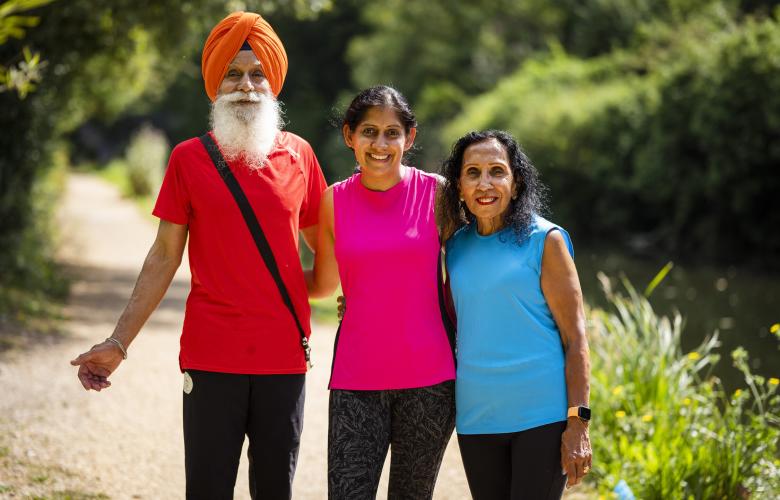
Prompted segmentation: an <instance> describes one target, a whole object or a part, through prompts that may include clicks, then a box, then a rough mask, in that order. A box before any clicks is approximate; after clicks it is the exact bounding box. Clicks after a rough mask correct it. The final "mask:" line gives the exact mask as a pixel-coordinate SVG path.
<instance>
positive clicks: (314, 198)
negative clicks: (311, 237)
mask: <svg viewBox="0 0 780 500" xmlns="http://www.w3.org/2000/svg"><path fill="white" fill-rule="evenodd" d="M302 149H303V151H301V159H302V160H303V162H304V164H303V170H304V172H305V174H306V192H305V193H304V196H303V203H301V211H300V213H299V214H298V219H299V227H300V228H301V229H303V228H306V227H309V226H313V225H315V224H317V222H319V211H320V201H321V200H322V193H323V191H325V188H326V187H328V184H327V183H326V182H325V176H324V175H323V174H322V168H320V163H319V162H318V161H317V157H316V156H315V155H314V151H312V149H311V146H309V145H308V144H306V146H305V147H304V148H302Z"/></svg>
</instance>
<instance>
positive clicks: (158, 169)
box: [125, 125, 171, 197]
mask: <svg viewBox="0 0 780 500" xmlns="http://www.w3.org/2000/svg"><path fill="white" fill-rule="evenodd" d="M170 152H171V150H170V147H169V146H168V141H167V139H166V138H165V135H164V134H163V133H162V132H160V131H159V130H156V129H154V128H152V127H151V126H148V125H146V126H144V127H142V128H141V130H140V131H139V132H137V133H136V134H135V135H134V136H133V138H132V139H131V140H130V145H129V146H128V147H127V152H126V153H125V165H126V166H127V179H128V181H129V186H130V190H131V194H132V195H133V196H139V197H140V196H149V195H152V194H154V193H156V192H157V190H158V189H159V187H160V184H161V183H162V177H163V172H164V171H165V165H166V163H167V161H168V155H169V154H170Z"/></svg>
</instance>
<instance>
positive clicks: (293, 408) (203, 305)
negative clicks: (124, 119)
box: [71, 12, 325, 499]
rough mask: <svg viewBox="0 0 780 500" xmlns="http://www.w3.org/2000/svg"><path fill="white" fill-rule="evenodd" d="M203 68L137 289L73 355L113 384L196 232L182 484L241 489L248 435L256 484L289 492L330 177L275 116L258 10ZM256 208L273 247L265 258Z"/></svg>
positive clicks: (269, 55)
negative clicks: (193, 128)
mask: <svg viewBox="0 0 780 500" xmlns="http://www.w3.org/2000/svg"><path fill="white" fill-rule="evenodd" d="M202 71H203V80H204V83H205V86H206V93H207V94H208V96H209V98H210V99H211V101H212V105H211V128H212V130H211V131H210V132H209V133H208V134H206V135H204V136H202V137H200V138H193V139H190V140H187V141H184V142H182V143H180V144H178V145H177V146H176V147H175V148H174V150H173V152H172V153H171V157H170V160H169V162H168V169H167V171H166V173H165V179H164V181H163V185H162V187H161V189H160V194H159V196H158V198H157V203H156V205H155V208H154V212H153V213H154V215H156V216H157V217H159V218H160V227H159V231H158V234H157V238H156V240H155V242H154V243H153V245H152V248H151V250H150V251H149V255H148V256H147V258H146V261H145V262H144V265H143V269H142V270H141V273H140V275H139V277H138V282H137V284H136V287H135V289H134V290H133V294H132V296H131V298H130V301H129V303H128V305H127V307H126V308H125V311H124V312H123V313H122V316H121V317H120V318H119V321H118V323H117V326H116V328H115V329H114V332H113V333H112V335H111V336H110V337H108V338H107V339H106V340H105V341H104V342H102V343H100V344H97V345H95V346H94V347H93V348H92V349H91V350H90V351H88V352H86V353H84V354H82V355H80V356H79V357H77V358H76V359H75V360H73V361H72V362H71V363H72V364H74V365H78V366H79V371H78V376H79V380H80V381H81V384H82V385H83V386H84V388H85V389H87V390H90V389H92V390H97V391H100V390H102V389H106V388H108V387H109V386H110V385H111V383H110V382H109V380H108V376H109V375H111V373H113V372H114V370H116V368H117V367H118V366H119V364H120V363H121V361H122V360H123V359H126V358H127V349H128V347H129V345H130V343H131V342H132V341H133V339H134V338H135V337H136V335H137V334H138V332H139V331H140V329H141V327H142V326H143V324H144V323H145V321H146V320H147V319H148V317H149V315H150V314H151V313H152V311H153V310H154V309H155V308H156V307H157V304H158V303H159V302H160V300H161V299H162V297H163V295H164V294H165V291H166V290H167V288H168V286H169V284H170V282H171V279H172V278H173V275H174V273H175V272H176V269H177V268H178V267H179V264H180V263H181V259H182V253H183V250H184V244H185V242H186V241H187V239H188V238H189V262H190V269H191V272H192V288H191V290H190V295H189V298H188V299H187V308H186V312H185V316H184V327H183V332H182V336H181V350H180V353H179V366H180V368H181V370H182V371H183V372H184V396H183V399H184V405H183V407H184V418H183V421H184V444H185V470H186V478H187V498H188V499H192V498H204V499H205V498H208V499H213V498H217V499H219V498H232V497H233V489H234V487H235V481H236V473H237V470H238V464H239V459H240V454H241V447H242V445H243V442H244V436H248V437H249V463H250V467H249V469H250V471H249V485H250V493H251V494H252V497H253V498H255V497H258V496H259V497H262V498H273V499H275V498H288V499H289V498H290V497H291V491H292V490H291V487H292V479H293V474H294V472H295V466H296V461H297V458H298V445H299V442H300V434H301V430H302V426H303V402H304V387H305V385H304V382H305V373H306V361H307V360H308V356H309V354H308V340H307V339H308V335H309V333H310V331H311V330H310V324H309V319H310V310H309V304H308V297H307V292H306V282H305V279H304V274H303V270H302V268H301V264H300V259H299V257H298V236H299V232H300V233H301V234H302V235H303V237H304V240H305V241H306V243H307V244H308V245H309V247H310V248H316V235H317V222H318V211H319V204H320V199H321V196H322V191H323V190H324V189H325V179H324V177H323V175H322V171H321V169H320V166H319V163H318V162H317V158H316V157H315V156H314V152H313V151H312V149H311V147H310V146H309V145H308V143H306V141H304V140H303V139H301V138H300V137H298V136H296V135H294V134H292V133H290V132H285V131H282V130H281V124H282V121H281V114H280V110H279V104H278V102H277V100H276V97H277V96H278V95H279V92H280V91H281V90H282V85H283V84H284V78H285V75H286V73H287V54H286V53H285V50H284V46H283V45H282V42H281V41H280V40H279V38H278V37H277V35H276V33H275V32H274V31H273V29H272V28H271V26H270V25H269V24H268V23H267V22H266V21H265V20H264V19H263V18H262V17H260V16H259V15H258V14H253V13H248V12H236V13H233V14H230V15H229V16H227V17H226V18H225V19H223V20H222V21H220V23H219V24H217V26H215V27H214V29H213V30H212V31H211V34H210V35H209V37H208V39H207V40H206V44H205V46H204V48H203V59H202ZM231 183H232V184H231ZM236 186H237V187H236ZM236 189H237V190H238V191H239V193H236ZM241 196H243V197H244V199H243V202H242V201H241ZM252 216H254V220H255V224H256V225H259V226H260V228H261V229H260V231H261V233H262V235H264V238H265V240H266V241H267V245H268V247H270V253H271V254H272V255H271V257H270V259H271V260H273V261H274V262H271V263H270V264H268V265H266V264H267V263H268V261H267V260H265V259H266V255H264V256H263V258H261V254H267V252H264V251H263V249H262V248H261V247H262V244H261V243H260V242H259V239H262V238H259V237H258V235H257V233H256V232H253V231H254V229H252ZM266 250H268V249H266ZM274 268H275V269H274ZM274 271H275V272H274ZM280 282H281V283H280Z"/></svg>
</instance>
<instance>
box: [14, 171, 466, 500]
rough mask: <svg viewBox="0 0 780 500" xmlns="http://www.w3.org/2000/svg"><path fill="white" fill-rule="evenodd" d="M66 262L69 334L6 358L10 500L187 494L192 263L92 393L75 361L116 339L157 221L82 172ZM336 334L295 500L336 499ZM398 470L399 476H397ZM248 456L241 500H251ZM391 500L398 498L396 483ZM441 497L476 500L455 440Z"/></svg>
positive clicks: (313, 401)
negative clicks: (185, 383) (331, 450)
mask: <svg viewBox="0 0 780 500" xmlns="http://www.w3.org/2000/svg"><path fill="white" fill-rule="evenodd" d="M60 220H61V228H62V234H63V237H64V240H65V241H64V243H65V244H64V245H63V249H62V252H61V258H62V260H63V262H64V263H65V264H66V265H67V266H68V267H69V269H70V270H71V271H72V274H73V276H75V278H76V279H75V280H74V284H73V289H72V296H71V300H70V302H69V304H68V306H67V309H66V314H67V317H68V320H67V323H66V329H67V331H68V332H69V336H68V337H67V338H66V339H65V340H62V341H60V342H57V343H55V344H53V345H45V346H41V347H38V348H35V349H32V350H27V351H24V352H17V353H11V354H9V355H6V356H5V357H4V358H2V359H0V498H28V497H30V496H38V495H42V496H45V497H49V498H64V495H65V494H66V493H63V492H70V493H69V494H71V496H72V497H74V498H105V496H108V497H110V498H117V499H124V498H148V499H169V498H170V499H175V498H183V497H184V494H183V492H184V454H183V444H182V431H181V383H182V377H181V374H180V373H179V370H178V364H177V356H178V339H179V333H180V330H181V321H182V317H183V308H184V302H185V300H186V296H187V291H188V288H189V285H188V280H189V271H188V265H187V264H186V262H185V263H184V264H183V265H182V268H181V269H180V271H179V273H178V274H177V275H176V278H175V280H174V282H173V284H172V285H171V289H170V290H169V292H168V294H167V296H166V298H165V300H164V301H163V303H162V304H161V305H160V307H159V309H158V310H157V311H156V312H155V314H154V315H153V316H152V318H151V320H150V321H149V322H148V323H147V325H146V327H145V328H144V330H143V331H142V333H141V335H139V336H138V338H137V339H136V341H135V342H134V343H133V345H132V347H131V348H130V357H129V359H128V360H127V361H126V362H125V363H123V364H122V365H121V366H120V368H119V370H118V371H117V372H116V374H115V375H114V376H113V377H112V382H113V385H112V387H111V388H110V389H108V390H106V391H103V392H101V393H95V392H89V393H87V392H85V391H84V390H83V389H82V388H81V386H80V385H79V383H78V381H77V380H76V370H75V369H74V368H73V367H71V366H70V365H69V364H68V361H69V360H70V359H72V358H73V357H75V356H76V355H77V354H79V353H80V352H83V351H84V350H86V349H87V348H88V347H89V346H90V345H92V344H93V343H96V342H98V341H100V340H102V339H104V338H105V337H106V336H108V335H109V334H110V333H111V331H112V329H113V326H114V323H115V322H116V319H117V317H118V316H119V313H120V312H121V310H122V308H123V307H124V305H125V302H126V300H127V298H128V297H129V295H130V291H131V290H132V286H133V284H134V282H135V278H136V276H137V273H138V271H139V270H140V268H141V264H142V262H143V259H144V257H145V254H146V251H147V250H148V248H149V245H150V244H151V242H152V241H153V239H154V236H155V230H156V229H155V228H156V226H155V223H154V221H153V220H152V219H150V218H148V217H144V216H143V215H141V214H140V213H139V210H138V209H137V207H136V206H135V205H133V204H132V203H130V202H128V201H124V200H122V199H120V197H119V195H118V194H117V192H116V190H115V189H114V188H113V187H111V186H109V185H107V184H105V183H104V182H103V181H101V180H98V179H96V178H95V177H92V176H88V175H83V174H71V176H70V178H69V181H68V189H67V194H66V197H65V199H64V203H63V205H62V208H61V210H60ZM333 335H334V327H333V326H330V325H315V326H314V333H313V335H312V344H313V356H314V364H315V367H314V369H313V370H312V371H311V372H310V374H309V377H308V379H307V388H306V391H307V399H306V416H305V426H304V433H303V443H302V445H301V456H300V460H299V465H298V472H297V474H296V478H295V494H294V498H301V499H322V498H326V497H327V495H326V454H325V451H326V440H327V397H328V393H327V389H326V386H327V380H328V375H329V368H330V359H331V353H332V346H333ZM385 469H387V467H386V468H385ZM246 470H247V468H246V458H245V455H244V457H242V462H241V468H240V470H239V476H238V480H237V484H236V498H248V493H247V485H246V484H247V480H246ZM379 491H380V493H379V498H385V496H386V492H387V478H386V475H385V477H383V479H382V483H381V484H380V490H379ZM435 498H437V499H445V498H450V499H459V498H468V488H467V486H466V481H465V477H464V474H463V467H462V465H461V463H460V457H459V456H458V450H457V444H456V441H455V439H452V440H451V441H450V445H449V448H448V449H447V453H446V455H445V459H444V465H443V467H442V470H441V473H440V475H439V481H438V485H437V489H436V494H435Z"/></svg>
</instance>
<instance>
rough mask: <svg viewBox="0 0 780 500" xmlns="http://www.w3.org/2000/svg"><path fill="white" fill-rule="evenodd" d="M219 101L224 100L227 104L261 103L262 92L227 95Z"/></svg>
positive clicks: (239, 92)
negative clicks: (242, 102)
mask: <svg viewBox="0 0 780 500" xmlns="http://www.w3.org/2000/svg"><path fill="white" fill-rule="evenodd" d="M219 99H221V100H224V101H225V102H239V101H244V102H247V101H248V102H260V100H261V99H262V96H261V95H260V92H241V91H240V90H239V91H236V92H231V93H230V94H225V95H221V96H219Z"/></svg>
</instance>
